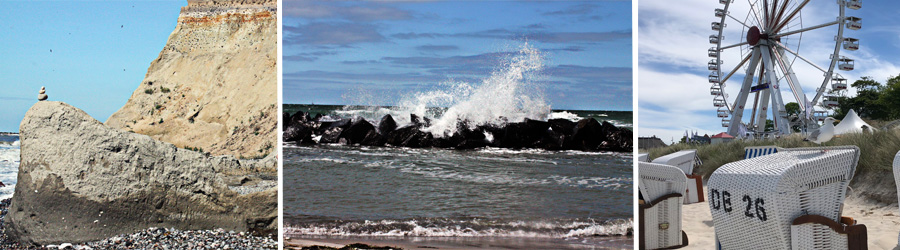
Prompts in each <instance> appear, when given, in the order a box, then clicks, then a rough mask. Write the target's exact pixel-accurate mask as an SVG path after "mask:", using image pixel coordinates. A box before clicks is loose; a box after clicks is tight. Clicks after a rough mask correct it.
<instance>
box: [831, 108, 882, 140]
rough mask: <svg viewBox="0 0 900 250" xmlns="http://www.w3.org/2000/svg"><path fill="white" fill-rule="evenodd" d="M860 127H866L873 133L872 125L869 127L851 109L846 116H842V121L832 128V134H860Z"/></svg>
mask: <svg viewBox="0 0 900 250" xmlns="http://www.w3.org/2000/svg"><path fill="white" fill-rule="evenodd" d="M862 126H866V127H868V128H869V130H870V131H875V128H873V127H872V125H869V124H868V123H866V122H865V121H863V120H862V119H861V118H859V115H857V114H856V111H853V110H852V109H851V110H850V112H848V113H847V116H844V119H842V120H841V122H840V123H838V125H835V126H834V134H836V135H839V134H846V133H862V132H863V129H862Z"/></svg>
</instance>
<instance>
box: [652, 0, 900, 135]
mask: <svg viewBox="0 0 900 250" xmlns="http://www.w3.org/2000/svg"><path fill="white" fill-rule="evenodd" d="M760 2H761V1H760ZM793 2H795V1H793ZM669 3H670V2H669V1H662V0H643V1H640V3H639V5H638V17H639V18H638V32H639V33H638V36H639V41H638V44H637V45H638V68H639V70H638V96H639V98H638V107H637V108H638V109H639V117H638V126H639V128H638V134H639V135H640V136H651V135H656V136H658V137H660V138H662V139H663V141H665V142H666V143H670V142H671V141H672V140H673V138H674V140H676V141H677V140H678V139H680V138H681V136H683V135H684V131H685V130H691V131H697V132H699V133H700V134H701V135H703V134H709V135H713V134H717V133H720V132H725V128H723V127H722V126H721V119H720V118H717V117H716V108H715V107H713V105H712V96H711V95H710V93H709V88H710V86H711V85H710V83H709V82H708V80H707V75H708V74H709V70H707V69H706V67H707V62H708V61H709V60H710V58H709V57H707V49H709V48H710V47H711V46H713V45H711V44H709V43H708V37H709V35H712V34H713V31H712V30H711V29H710V23H711V22H713V21H718V20H717V19H716V18H715V17H714V10H715V9H716V8H722V5H720V4H719V3H718V1H707V0H684V1H679V4H677V5H673V4H669ZM747 5H748V4H747V2H746V1H734V4H733V5H732V7H733V9H732V10H731V11H730V12H731V14H732V15H733V16H735V18H739V19H741V20H743V18H745V17H746V16H747V12H748V11H746V10H747V7H745V6H747ZM742 8H743V9H744V10H741V9H742ZM837 11H838V7H837V4H836V3H835V1H811V2H810V4H809V5H808V7H807V8H804V10H803V12H802V17H803V20H804V21H803V26H804V27H811V26H813V25H814V24H820V23H825V22H828V21H833V20H834V19H835V17H837ZM898 14H900V2H897V1H864V3H863V7H862V8H861V9H859V10H850V9H848V10H847V12H846V15H847V16H857V17H861V18H862V19H863V20H862V23H863V28H862V29H860V30H849V29H845V31H844V36H845V37H853V38H858V39H860V49H859V50H858V51H846V50H844V51H841V55H842V56H847V57H849V58H852V59H854V60H856V64H855V66H856V67H855V68H856V69H855V70H853V71H837V70H836V72H838V73H840V74H841V75H843V76H844V77H845V78H847V79H848V82H849V83H852V82H853V81H855V80H857V79H859V78H860V77H862V76H871V77H873V78H875V79H876V80H879V81H881V82H882V83H883V82H885V81H886V79H888V78H890V77H891V76H896V75H898V74H900V67H898V65H900V57H898V56H897V55H898V53H897V52H898V51H900V19H897V18H896V16H898ZM726 23H728V25H729V26H728V27H726V34H725V36H726V39H740V32H742V31H741V25H740V24H738V23H736V22H735V21H734V20H732V19H730V18H729V19H728V21H727V22H726ZM832 27H834V26H832ZM734 28H737V29H734ZM728 30H736V32H737V33H728V32H727V31H728ZM836 32H837V28H828V29H821V30H818V31H817V32H811V33H809V34H804V35H803V37H802V39H801V42H800V50H799V51H800V54H801V55H803V56H804V57H806V58H808V59H809V60H811V61H813V62H815V63H817V65H822V66H827V64H825V63H823V62H825V61H829V58H830V57H829V56H830V54H831V53H832V52H833V50H834V42H833V37H834V36H835V35H836ZM795 41H796V40H794V41H791V42H795ZM729 44H731V43H729ZM789 46H790V45H789ZM723 60H724V61H725V62H724V63H725V64H726V65H731V66H730V67H724V68H726V69H727V70H725V71H730V69H731V68H733V67H734V66H735V65H736V64H737V62H739V61H740V58H739V56H733V57H725V58H723ZM799 61H800V60H797V62H799ZM795 65H799V66H796V67H795V70H796V72H797V76H798V78H799V80H800V82H801V85H802V86H803V90H804V92H805V93H806V95H807V96H808V98H812V96H813V95H814V92H813V91H814V90H815V89H816V88H818V85H819V84H821V80H822V78H821V75H822V73H821V72H820V71H816V70H815V69H812V68H811V67H810V66H806V65H804V63H803V62H799V63H795ZM735 77H737V78H735ZM735 77H733V78H732V79H743V74H736V75H735ZM816 78H818V81H815V80H813V81H810V80H808V79H816ZM737 85H738V84H735V83H734V82H733V80H729V81H728V85H727V87H726V93H729V94H730V95H731V96H730V97H729V102H731V101H733V99H734V96H736V95H737V88H739V86H737ZM782 89H783V90H784V89H786V88H782ZM848 94H849V95H854V94H855V91H853V90H851V91H849V93H848ZM782 96H783V97H784V99H785V100H784V101H785V103H787V102H792V101H794V100H793V97H791V94H790V92H787V91H783V92H782ZM746 117H747V116H745V118H746ZM770 117H771V114H770Z"/></svg>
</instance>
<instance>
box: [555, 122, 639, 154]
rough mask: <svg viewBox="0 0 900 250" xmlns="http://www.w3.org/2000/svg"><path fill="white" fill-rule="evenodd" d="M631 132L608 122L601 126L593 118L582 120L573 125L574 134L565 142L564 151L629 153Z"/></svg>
mask: <svg viewBox="0 0 900 250" xmlns="http://www.w3.org/2000/svg"><path fill="white" fill-rule="evenodd" d="M631 136H632V131H631V130H628V129H622V128H617V127H616V126H615V125H612V124H611V123H609V122H605V121H604V122H603V123H602V124H601V123H600V122H598V121H597V120H595V119H594V118H590V119H582V120H581V121H578V123H577V124H576V125H575V129H574V134H573V135H572V136H571V137H570V138H569V139H567V140H566V146H565V148H566V149H574V150H608V151H631V148H632V140H633V139H632V137H631Z"/></svg>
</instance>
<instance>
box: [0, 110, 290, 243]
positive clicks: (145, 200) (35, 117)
mask: <svg viewBox="0 0 900 250" xmlns="http://www.w3.org/2000/svg"><path fill="white" fill-rule="evenodd" d="M19 131H20V139H21V156H22V160H21V165H20V166H19V174H18V183H17V184H16V191H15V194H14V195H13V201H12V205H11V207H10V209H9V214H7V216H6V217H5V218H4V223H5V224H6V225H5V226H4V227H6V232H7V234H9V236H11V237H12V238H13V239H15V240H17V241H18V242H20V243H24V244H36V245H45V244H58V243H62V242H76V243H77V242H85V241H93V240H99V239H104V238H108V237H112V236H115V235H118V234H123V233H133V232H136V231H139V230H143V229H146V228H149V227H166V228H178V229H182V230H195V229H213V228H224V229H226V230H235V231H252V232H257V233H260V234H262V235H265V234H267V233H274V231H275V229H276V228H277V220H276V218H277V213H278V209H277V207H278V205H277V192H278V191H277V160H275V157H274V155H272V156H269V157H266V158H264V159H261V160H240V159H237V158H235V157H234V156H230V155H226V156H210V155H208V154H205V153H199V152H194V151H191V150H187V149H182V148H177V147H175V146H174V145H172V144H169V143H166V142H161V141H158V140H154V139H152V138H150V137H149V136H146V135H141V134H135V133H129V132H125V131H121V130H119V129H114V128H110V127H109V126H105V125H103V124H102V123H100V122H99V121H97V120H94V119H93V118H91V117H90V116H89V115H88V114H87V113H85V112H84V111H82V110H80V109H77V108H75V107H72V106H70V105H68V104H65V103H62V102H52V101H42V102H38V103H36V104H35V105H34V106H32V107H31V109H29V110H28V112H27V113H26V114H25V118H24V119H23V120H22V124H21V125H20V126H19Z"/></svg>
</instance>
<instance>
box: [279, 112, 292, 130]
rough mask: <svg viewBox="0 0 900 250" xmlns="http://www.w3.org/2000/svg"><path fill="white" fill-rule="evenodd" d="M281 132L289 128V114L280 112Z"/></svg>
mask: <svg viewBox="0 0 900 250" xmlns="http://www.w3.org/2000/svg"><path fill="white" fill-rule="evenodd" d="M281 121H282V122H281V131H284V130H287V128H288V127H289V126H291V114H288V112H281Z"/></svg>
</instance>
